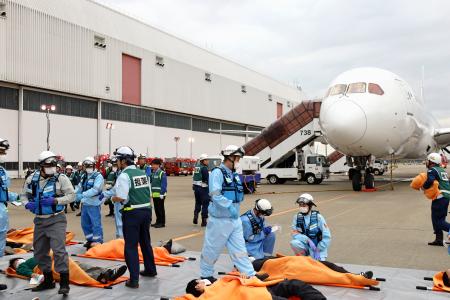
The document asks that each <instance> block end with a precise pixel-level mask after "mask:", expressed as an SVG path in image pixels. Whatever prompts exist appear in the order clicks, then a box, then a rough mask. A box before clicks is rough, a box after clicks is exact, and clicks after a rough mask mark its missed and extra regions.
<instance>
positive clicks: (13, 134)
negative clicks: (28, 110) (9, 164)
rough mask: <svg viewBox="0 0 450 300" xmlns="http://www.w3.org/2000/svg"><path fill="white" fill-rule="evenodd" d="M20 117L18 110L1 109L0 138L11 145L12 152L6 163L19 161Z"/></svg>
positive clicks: (10, 151) (9, 153)
mask: <svg viewBox="0 0 450 300" xmlns="http://www.w3.org/2000/svg"><path fill="white" fill-rule="evenodd" d="M18 116H19V113H18V111H17V110H11V109H0V126H1V127H0V128H1V129H0V137H1V138H3V139H7V140H8V142H9V144H10V148H9V149H10V150H9V151H8V154H7V156H6V161H18V160H19V158H18V152H17V148H18V144H19V143H18V140H19V131H18V128H19V127H18V124H19V123H18Z"/></svg>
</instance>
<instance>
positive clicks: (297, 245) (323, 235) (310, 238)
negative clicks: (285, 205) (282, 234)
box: [291, 194, 331, 261]
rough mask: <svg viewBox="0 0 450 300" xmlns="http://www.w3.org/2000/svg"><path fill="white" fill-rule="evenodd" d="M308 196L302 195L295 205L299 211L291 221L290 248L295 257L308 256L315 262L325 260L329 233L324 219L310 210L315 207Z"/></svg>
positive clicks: (315, 211) (328, 244)
mask: <svg viewBox="0 0 450 300" xmlns="http://www.w3.org/2000/svg"><path fill="white" fill-rule="evenodd" d="M313 200H314V199H313V197H312V196H311V195H310V194H302V195H300V196H299V197H298V199H297V201H296V202H295V203H297V204H298V205H299V209H300V211H299V212H298V213H297V214H296V215H294V218H293V220H292V240H291V248H292V250H293V251H294V253H295V255H302V256H305V255H309V256H311V257H312V258H314V259H316V260H321V261H323V260H326V259H327V256H328V247H329V246H330V242H331V232H330V229H329V228H328V225H327V223H326V221H325V219H324V217H323V216H322V215H321V214H320V213H319V212H318V211H317V210H312V207H313V206H316V204H314V202H313Z"/></svg>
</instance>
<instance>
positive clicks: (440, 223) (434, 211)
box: [431, 197, 450, 234]
mask: <svg viewBox="0 0 450 300" xmlns="http://www.w3.org/2000/svg"><path fill="white" fill-rule="evenodd" d="M449 201H450V200H449V199H448V198H446V197H442V198H439V199H435V200H433V201H432V202H431V222H432V223H433V230H434V233H435V234H439V233H442V231H446V232H448V231H450V223H448V222H446V221H445V218H446V217H447V213H448V204H449Z"/></svg>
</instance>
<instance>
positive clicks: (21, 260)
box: [15, 258, 25, 269]
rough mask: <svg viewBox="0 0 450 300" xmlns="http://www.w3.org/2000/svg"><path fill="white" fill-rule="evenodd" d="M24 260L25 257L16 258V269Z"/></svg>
mask: <svg viewBox="0 0 450 300" xmlns="http://www.w3.org/2000/svg"><path fill="white" fill-rule="evenodd" d="M24 262H25V259H21V258H20V259H18V260H16V263H15V264H16V269H17V268H18V267H19V266H20V264H22V263H24Z"/></svg>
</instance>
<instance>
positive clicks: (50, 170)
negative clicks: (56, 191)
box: [44, 167, 56, 175]
mask: <svg viewBox="0 0 450 300" xmlns="http://www.w3.org/2000/svg"><path fill="white" fill-rule="evenodd" d="M44 172H45V175H53V174H55V173H56V167H50V168H44Z"/></svg>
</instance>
